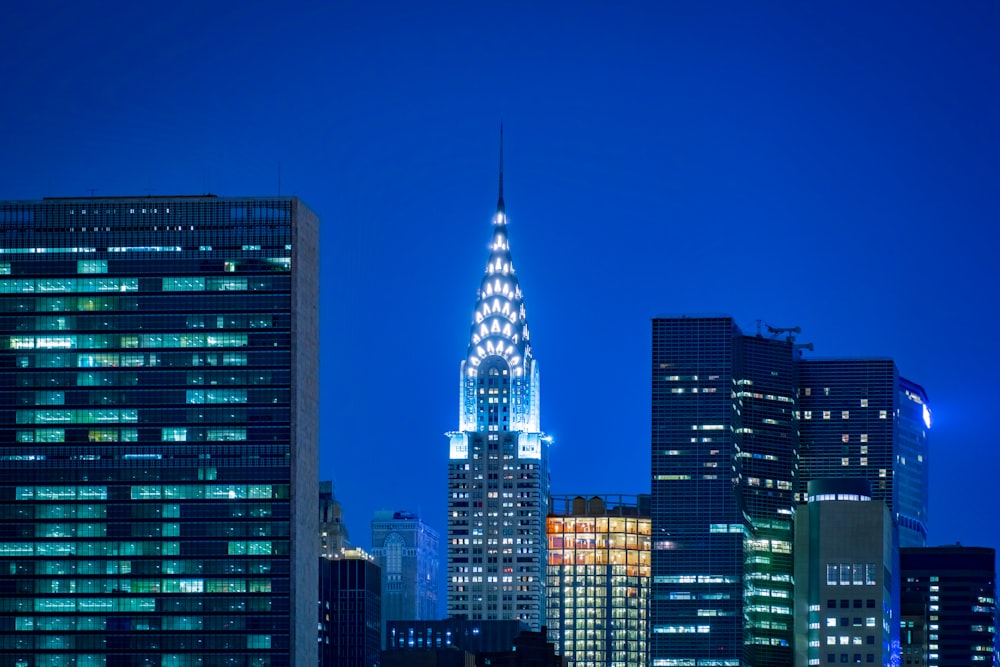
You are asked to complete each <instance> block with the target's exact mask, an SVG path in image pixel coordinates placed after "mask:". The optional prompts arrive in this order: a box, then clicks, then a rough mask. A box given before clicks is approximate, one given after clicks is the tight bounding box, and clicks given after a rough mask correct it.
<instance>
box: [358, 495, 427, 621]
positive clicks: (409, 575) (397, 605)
mask: <svg viewBox="0 0 1000 667" xmlns="http://www.w3.org/2000/svg"><path fill="white" fill-rule="evenodd" d="M372 555H374V556H375V562H376V563H378V566H379V567H380V568H381V569H382V622H383V624H384V623H385V622H386V621H396V620H405V621H416V620H421V621H430V620H433V619H436V618H437V617H438V610H437V600H438V598H437V582H438V579H437V570H438V534H437V531H436V530H434V529H433V528H431V527H430V526H428V525H427V524H426V523H424V522H423V521H422V520H421V519H420V517H419V516H417V515H416V514H414V513H413V512H405V511H399V512H392V511H384V510H380V511H377V512H375V518H373V519H372Z"/></svg>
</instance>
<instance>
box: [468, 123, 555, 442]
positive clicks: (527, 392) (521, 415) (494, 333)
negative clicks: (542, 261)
mask: <svg viewBox="0 0 1000 667" xmlns="http://www.w3.org/2000/svg"><path fill="white" fill-rule="evenodd" d="M499 195H500V196H499V199H498V201H497V212H496V214H495V215H494V217H493V238H492V239H491V241H490V246H489V248H490V254H489V258H488V259H487V261H486V271H485V274H484V275H483V278H482V281H481V282H480V285H479V291H478V293H477V298H476V305H475V308H474V309H473V311H472V323H471V328H470V331H469V347H468V350H467V353H466V357H465V363H464V364H463V370H462V373H463V377H464V381H470V382H471V381H472V380H474V379H475V378H476V377H477V376H478V373H479V369H480V367H485V366H493V365H495V363H501V365H502V366H505V367H506V368H507V369H508V371H507V372H509V373H510V376H511V378H512V380H513V381H514V385H515V386H514V387H513V393H514V395H513V396H512V397H511V399H512V401H511V402H512V404H513V405H511V411H510V412H511V428H512V430H530V431H537V430H538V415H537V396H532V394H533V393H536V392H534V391H533V387H534V386H535V383H536V382H537V378H536V373H537V369H536V368H535V364H534V360H533V358H532V353H531V344H530V333H529V330H528V322H527V320H526V318H525V310H524V297H523V295H522V294H521V287H520V285H519V284H518V280H517V273H516V272H515V270H514V261H513V259H512V258H511V253H510V242H509V240H508V236H507V214H506V211H505V207H504V201H503V125H501V126H500V181H499ZM497 357H499V358H500V359H501V360H502V361H500V360H497V359H496V358H497ZM464 381H463V382H464ZM475 392H476V388H475V386H474V383H470V384H469V385H468V386H465V388H464V389H463V399H462V415H463V416H462V420H461V421H462V427H461V428H462V430H474V429H475V426H474V425H475V420H476V416H477V414H478V413H477V412H476V407H475V406H476V393H475ZM533 401H534V403H533Z"/></svg>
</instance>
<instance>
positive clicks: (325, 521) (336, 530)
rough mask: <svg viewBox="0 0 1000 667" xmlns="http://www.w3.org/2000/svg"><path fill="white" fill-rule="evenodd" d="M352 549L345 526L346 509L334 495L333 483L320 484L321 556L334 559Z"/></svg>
mask: <svg viewBox="0 0 1000 667" xmlns="http://www.w3.org/2000/svg"><path fill="white" fill-rule="evenodd" d="M350 548H351V538H350V536H349V535H348V534H347V525H346V524H344V509H343V508H342V507H341V506H340V501H338V500H337V499H336V498H335V497H334V495H333V482H330V481H326V482H320V483H319V554H320V555H321V556H326V557H327V558H333V557H334V556H336V555H337V554H339V553H340V552H341V551H342V550H344V549H350Z"/></svg>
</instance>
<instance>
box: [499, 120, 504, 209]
mask: <svg viewBox="0 0 1000 667" xmlns="http://www.w3.org/2000/svg"><path fill="white" fill-rule="evenodd" d="M497 211H498V212H500V213H505V211H504V207H503V121H500V198H499V199H497Z"/></svg>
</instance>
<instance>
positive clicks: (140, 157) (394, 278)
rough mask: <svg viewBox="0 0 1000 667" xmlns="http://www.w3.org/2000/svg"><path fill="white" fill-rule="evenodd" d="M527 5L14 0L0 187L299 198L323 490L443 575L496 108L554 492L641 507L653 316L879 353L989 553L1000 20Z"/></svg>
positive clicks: (922, 10) (939, 534) (964, 517)
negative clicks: (788, 331) (392, 512)
mask: <svg viewBox="0 0 1000 667" xmlns="http://www.w3.org/2000/svg"><path fill="white" fill-rule="evenodd" d="M532 4H533V3H504V4H494V3H485V2H483V3H480V2H471V3H459V2H456V3H454V4H437V3H402V2H399V3H395V2H387V3H371V2H329V3H308V4H305V5H303V6H296V4H295V3H290V4H286V5H283V6H281V7H280V8H279V4H278V3H274V4H270V3H261V2H253V1H250V2H241V3H211V2H209V3H203V2H149V3H146V2H128V3H126V2H121V3H117V4H115V3H100V2H98V3H65V2H38V3H31V2H20V3H13V4H10V6H8V7H6V8H5V10H4V15H3V17H2V19H0V65H2V66H0V89H2V99H0V156H2V159H0V165H2V166H0V198H3V199H34V198H40V197H43V196H48V195H60V196H86V195H89V194H91V189H93V190H94V191H95V193H96V194H97V195H98V196H101V195H144V194H146V193H147V192H151V193H152V194H154V195H169V194H199V193H204V192H212V193H215V194H218V195H221V196H242V195H273V194H277V193H278V191H279V180H280V193H281V194H283V195H290V194H296V195H298V196H299V197H301V198H302V199H303V200H304V201H305V202H306V203H307V204H308V205H309V206H310V207H312V208H313V209H314V210H315V211H316V212H317V213H319V215H320V216H321V219H322V246H323V247H322V261H323V264H322V269H321V274H322V304H321V314H322V332H321V343H322V350H321V375H322V395H321V404H322V406H323V411H322V415H321V420H322V427H321V433H322V438H323V440H322V443H321V451H322V458H321V462H320V470H319V474H320V476H321V477H322V478H331V479H333V480H334V484H335V492H336V495H337V497H338V498H339V499H340V500H341V502H342V503H343V505H344V510H345V514H346V520H347V523H348V527H349V528H350V532H351V537H352V540H353V542H354V543H355V544H357V545H360V546H363V547H368V546H369V545H370V538H369V521H370V519H371V517H372V514H373V512H374V511H375V510H376V509H404V508H405V509H409V510H414V511H417V512H419V513H420V514H421V515H422V516H423V517H424V518H425V519H426V520H427V521H428V522H429V523H430V524H431V525H432V526H433V527H435V528H436V529H438V530H439V531H440V532H441V533H442V569H441V572H440V576H441V577H442V578H443V577H444V572H445V571H444V562H443V541H444V535H443V533H444V530H445V525H446V524H445V506H446V495H447V492H446V472H447V463H446V459H447V452H448V443H447V440H446V438H445V437H444V435H443V434H444V432H445V431H448V430H452V429H454V428H456V426H457V420H458V395H459V394H458V379H459V363H460V361H461V359H462V358H463V356H464V355H465V349H466V345H467V342H468V335H469V324H470V320H471V314H472V307H473V304H474V301H475V291H476V289H477V287H478V285H479V281H480V278H481V276H482V273H483V270H484V267H485V263H486V258H487V254H488V250H487V243H488V241H489V240H490V237H491V225H490V220H491V216H492V214H493V212H494V210H495V203H496V198H497V192H496V188H497V152H498V144H499V136H498V134H499V125H500V122H501V119H502V121H503V126H504V136H505V146H504V151H505V156H506V164H505V193H504V194H505V200H506V204H507V212H508V215H509V219H510V237H511V248H512V252H513V255H514V260H515V264H516V266H517V269H518V273H519V275H520V281H521V286H522V288H523V290H524V293H525V301H526V307H527V314H528V320H529V322H530V325H531V329H532V341H533V343H534V351H535V355H536V359H537V360H538V361H539V364H540V368H541V377H542V427H543V429H544V430H545V431H547V432H548V433H550V434H551V435H553V436H554V438H555V444H554V445H553V447H552V450H551V471H552V489H553V492H554V493H572V494H576V493H629V494H632V493H641V492H648V489H649V468H650V447H649V440H650V435H649V430H650V419H649V402H650V399H649V384H650V378H649V367H650V361H649V360H650V349H649V347H650V345H649V344H650V318H651V317H653V316H654V315H657V314H663V313H671V314H675V313H706V312H708V313H729V314H731V315H733V316H734V317H735V319H736V321H737V322H738V323H739V324H740V325H741V327H742V328H743V329H744V331H745V332H746V333H755V332H756V327H757V322H758V320H760V321H762V322H764V323H767V324H772V325H774V326H779V327H791V326H801V327H802V335H801V336H800V337H799V339H798V340H799V342H802V343H807V342H811V343H814V344H815V349H816V351H815V353H814V354H810V355H809V356H811V357H813V358H817V357H842V356H850V357H863V356H878V357H892V358H894V359H895V360H896V363H897V364H898V366H899V368H900V371H901V373H902V374H903V375H904V376H905V377H908V378H910V379H912V380H914V381H915V382H918V383H920V384H922V385H923V386H924V387H925V388H926V390H927V392H928V394H929V396H930V398H931V407H932V410H933V415H934V425H933V429H932V432H931V448H932V449H931V454H930V461H931V463H930V465H931V488H930V502H931V516H930V544H934V545H936V544H948V543H954V542H956V541H961V542H962V543H963V544H966V545H980V546H992V547H995V548H1000V518H998V515H997V507H1000V491H998V486H997V482H996V479H997V476H998V471H1000V436H998V429H997V428H996V424H997V419H998V416H1000V409H998V407H997V405H998V403H997V399H996V398H994V397H992V395H993V394H994V393H997V386H998V378H1000V363H998V361H997V359H998V354H997V341H996V338H997V332H998V331H1000V315H998V312H997V303H998V299H997V296H996V290H997V288H998V285H1000V269H998V265H1000V262H998V260H997V257H996V248H997V240H998V232H997V224H998V221H1000V215H998V210H1000V123H998V118H1000V92H998V91H1000V87H998V85H997V84H998V81H1000V40H998V39H997V35H998V34H1000V4H998V3H996V2H962V3H941V2H899V3H892V2H884V3H883V2H876V3H867V2H866V3H862V2H847V3H818V2H806V3H798V2H796V3H793V2H783V3H767V2H753V3H748V2H731V3H727V2H714V3H705V2H691V3H681V2H670V3H649V4H647V5H636V4H632V5H629V6H626V7H618V6H615V5H617V3H607V2H600V3H598V2H580V3H577V2H572V3H571V2H566V3H545V5H546V6H545V7H543V8H536V7H533V6H532ZM279 175H280V176H279ZM807 354H808V353H807Z"/></svg>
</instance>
